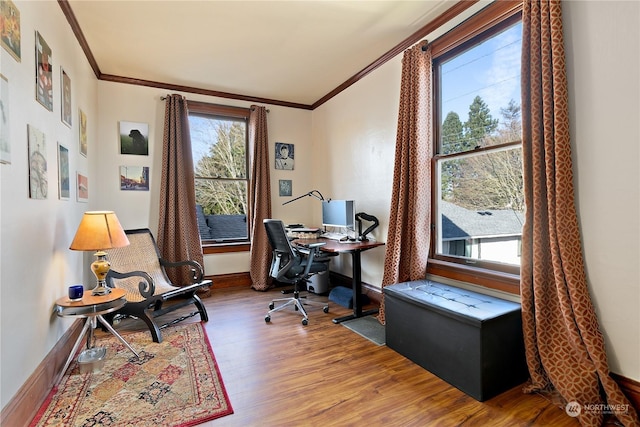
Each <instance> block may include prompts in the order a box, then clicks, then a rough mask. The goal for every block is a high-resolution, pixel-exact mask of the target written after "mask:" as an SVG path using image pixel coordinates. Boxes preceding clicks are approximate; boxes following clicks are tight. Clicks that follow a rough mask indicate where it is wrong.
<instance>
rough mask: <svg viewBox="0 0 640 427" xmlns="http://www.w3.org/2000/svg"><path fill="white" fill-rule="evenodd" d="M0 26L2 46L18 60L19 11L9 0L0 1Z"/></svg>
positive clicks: (19, 54)
mask: <svg viewBox="0 0 640 427" xmlns="http://www.w3.org/2000/svg"><path fill="white" fill-rule="evenodd" d="M0 28H2V31H0V43H2V47H3V48H5V49H6V51H7V52H9V54H11V56H13V58H14V59H15V60H16V61H18V62H20V61H21V59H22V54H21V52H20V11H19V10H18V8H17V7H16V5H15V4H13V2H12V1H11V0H2V1H0Z"/></svg>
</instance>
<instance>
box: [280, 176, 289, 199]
mask: <svg viewBox="0 0 640 427" xmlns="http://www.w3.org/2000/svg"><path fill="white" fill-rule="evenodd" d="M291 187H292V185H291V180H290V179H281V180H279V181H278V193H279V195H280V197H291V194H292V188H291Z"/></svg>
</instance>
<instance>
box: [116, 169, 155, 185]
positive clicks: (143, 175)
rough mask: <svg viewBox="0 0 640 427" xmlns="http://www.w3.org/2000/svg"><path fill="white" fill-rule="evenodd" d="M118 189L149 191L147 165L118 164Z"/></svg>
mask: <svg viewBox="0 0 640 427" xmlns="http://www.w3.org/2000/svg"><path fill="white" fill-rule="evenodd" d="M120 190H122V191H149V166H120Z"/></svg>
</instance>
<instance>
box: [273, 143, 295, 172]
mask: <svg viewBox="0 0 640 427" xmlns="http://www.w3.org/2000/svg"><path fill="white" fill-rule="evenodd" d="M293 148H294V147H293V144H287V143H284V142H276V169H284V170H293V166H294V160H293V156H294V153H293Z"/></svg>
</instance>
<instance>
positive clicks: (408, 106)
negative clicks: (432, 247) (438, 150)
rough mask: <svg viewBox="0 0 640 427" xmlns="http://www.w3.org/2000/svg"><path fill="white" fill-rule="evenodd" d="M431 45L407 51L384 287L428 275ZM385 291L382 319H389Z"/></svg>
mask: <svg viewBox="0 0 640 427" xmlns="http://www.w3.org/2000/svg"><path fill="white" fill-rule="evenodd" d="M431 80H432V72H431V47H430V46H428V44H427V42H426V41H424V42H421V43H419V44H417V45H415V46H413V47H412V48H410V49H407V50H406V51H405V52H404V56H403V58H402V81H401V85H400V108H399V112H398V130H397V135H396V154H395V165H394V171H393V190H392V195H391V210H390V214H389V233H388V235H387V245H386V251H385V256H384V272H383V276H382V287H384V286H387V285H391V284H393V283H398V282H404V281H408V280H417V279H424V277H425V275H426V269H427V258H428V255H429V239H430V224H431V191H430V186H431V158H432V157H433V154H432V153H433V148H432V141H431V138H432V129H431V119H432V117H431V108H432V96H431V92H432V81H431ZM384 314H385V312H384V294H383V296H382V301H381V303H380V312H379V314H378V320H380V322H381V323H383V324H384V323H385V317H384Z"/></svg>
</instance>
